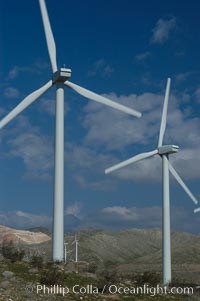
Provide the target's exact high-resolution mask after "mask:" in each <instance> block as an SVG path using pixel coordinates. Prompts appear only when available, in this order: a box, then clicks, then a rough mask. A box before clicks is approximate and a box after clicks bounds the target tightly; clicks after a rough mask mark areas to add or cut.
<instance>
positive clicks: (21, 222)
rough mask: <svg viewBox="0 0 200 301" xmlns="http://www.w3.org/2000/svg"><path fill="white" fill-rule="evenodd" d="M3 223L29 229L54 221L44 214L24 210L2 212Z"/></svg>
mask: <svg viewBox="0 0 200 301" xmlns="http://www.w3.org/2000/svg"><path fill="white" fill-rule="evenodd" d="M0 219H1V225H4V226H8V227H12V228H19V229H28V228H32V227H47V228H49V227H50V226H51V223H52V218H50V217H49V216H47V215H43V214H31V213H27V212H23V211H20V210H19V211H10V212H0Z"/></svg>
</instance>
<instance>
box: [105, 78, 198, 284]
mask: <svg viewBox="0 0 200 301" xmlns="http://www.w3.org/2000/svg"><path fill="white" fill-rule="evenodd" d="M170 84H171V79H170V78H168V80H167V87H166V92H165V99H164V106H163V112H162V119H161V125H160V134H159V140H158V147H157V149H156V150H153V151H151V152H147V153H142V154H139V155H136V156H134V157H132V158H130V159H128V160H126V161H123V162H121V163H119V164H116V165H114V166H112V167H110V168H108V169H106V170H105V173H106V174H107V173H110V172H113V171H114V170H118V169H120V168H122V167H125V166H128V165H129V164H132V163H135V162H138V161H140V160H143V159H145V158H149V157H152V156H155V155H159V156H160V157H161V158H162V179H163V184H162V185H163V213H162V219H163V221H162V237H163V238H162V241H163V284H164V285H168V284H169V283H170V282H171V241H170V238H171V235H170V195H169V171H170V172H171V174H172V175H173V176H174V178H175V179H176V180H177V182H178V183H179V184H180V185H181V187H182V188H183V189H184V190H185V192H186V193H187V194H188V196H189V197H190V198H191V199H192V201H193V202H194V203H195V204H198V201H197V199H196V198H195V197H194V195H193V194H192V192H191V191H190V190H189V188H188V187H187V186H186V185H185V183H184V182H183V181H182V179H181V177H180V176H179V175H178V173H177V172H176V170H175V169H174V167H173V166H172V165H171V163H170V162H169V155H171V154H173V153H176V152H177V151H178V149H179V147H178V146H177V145H163V138H164V134H165V129H166V122H167V109H168V100H169V91H170ZM195 210H196V212H197V209H195Z"/></svg>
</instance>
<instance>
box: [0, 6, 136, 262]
mask: <svg viewBox="0 0 200 301" xmlns="http://www.w3.org/2000/svg"><path fill="white" fill-rule="evenodd" d="M39 4H40V10H41V15H42V21H43V26H44V31H45V36H46V42H47V48H48V53H49V58H50V62H51V67H52V79H51V80H50V81H48V82H47V83H46V84H45V85H44V86H42V87H41V88H40V89H38V90H36V91H34V92H32V93H31V94H29V95H28V96H27V97H25V98H24V100H22V101H21V102H20V103H19V104H18V105H17V106H16V107H15V108H14V109H13V110H12V111H11V112H10V113H9V114H8V115H6V116H5V117H4V118H3V119H2V120H1V121H0V129H2V128H3V127H4V126H5V125H6V124H7V123H9V122H10V121H12V120H13V119H14V118H15V117H16V116H17V115H18V114H20V113H21V112H22V111H24V110H25V109H26V108H27V107H28V106H29V105H30V104H31V103H33V102H34V101H35V100H36V99H38V98H39V97H40V96H41V95H43V94H44V93H45V92H46V91H47V90H49V89H50V88H51V87H52V86H53V85H55V86H56V116H55V119H56V121H55V171H54V218H53V260H54V261H63V260H64V213H63V212H64V210H63V209H64V86H67V87H68V88H71V89H73V90H74V91H76V92H77V93H78V94H80V95H82V96H84V97H86V98H88V99H90V100H93V101H96V102H98V103H101V104H104V105H107V106H109V107H111V108H114V109H117V110H119V111H122V112H124V113H127V114H130V115H133V116H136V117H141V113H140V112H138V111H136V110H133V109H131V108H128V107H126V106H123V105H121V104H119V103H116V102H114V101H112V100H110V99H108V98H106V97H103V96H101V95H98V94H96V93H94V92H91V91H89V90H87V89H85V88H82V87H80V86H78V85H76V84H74V83H72V82H71V81H69V78H70V77H71V69H66V68H58V67H57V60H56V45H55V41H54V37H53V33H52V30H51V25H50V22H49V17H48V13H47V9H46V4H45V0H39Z"/></svg>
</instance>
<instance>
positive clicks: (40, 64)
mask: <svg viewBox="0 0 200 301" xmlns="http://www.w3.org/2000/svg"><path fill="white" fill-rule="evenodd" d="M47 68H49V64H48V63H46V62H45V61H42V60H40V59H37V60H36V61H35V62H34V63H33V64H32V65H31V66H14V67H13V68H12V69H10V71H9V72H8V76H7V80H13V79H16V78H17V77H18V76H19V75H20V74H22V73H33V74H40V73H41V72H42V71H44V70H46V69H47Z"/></svg>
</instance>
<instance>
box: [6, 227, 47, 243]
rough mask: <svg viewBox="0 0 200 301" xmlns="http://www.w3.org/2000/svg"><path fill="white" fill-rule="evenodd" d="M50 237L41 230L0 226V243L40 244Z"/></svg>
mask: <svg viewBox="0 0 200 301" xmlns="http://www.w3.org/2000/svg"><path fill="white" fill-rule="evenodd" d="M50 239H51V238H50V237H49V236H48V235H47V234H45V233H42V232H32V231H26V230H16V229H12V228H9V227H5V226H0V245H1V244H3V243H7V242H13V243H14V244H24V243H25V244H28V245H32V244H41V243H44V242H47V241H49V240H50Z"/></svg>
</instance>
